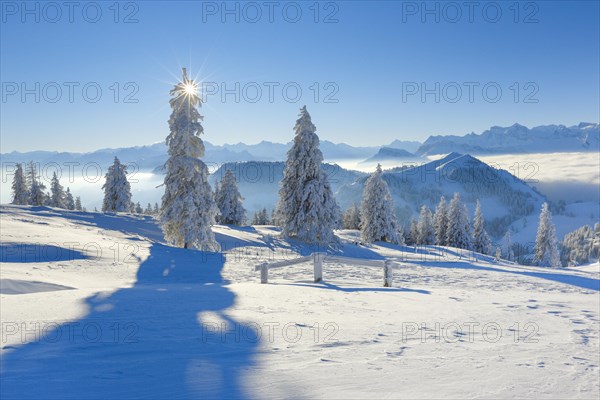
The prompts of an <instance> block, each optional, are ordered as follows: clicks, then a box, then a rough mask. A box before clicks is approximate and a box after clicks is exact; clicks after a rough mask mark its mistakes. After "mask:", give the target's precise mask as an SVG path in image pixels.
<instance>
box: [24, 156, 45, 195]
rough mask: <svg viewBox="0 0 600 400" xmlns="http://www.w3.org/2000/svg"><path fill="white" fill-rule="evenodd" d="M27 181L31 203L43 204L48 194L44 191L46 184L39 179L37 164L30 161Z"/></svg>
mask: <svg viewBox="0 0 600 400" xmlns="http://www.w3.org/2000/svg"><path fill="white" fill-rule="evenodd" d="M27 181H28V182H27V183H28V186H29V204H31V205H32V206H43V205H44V204H45V203H46V200H47V195H46V193H44V189H46V186H45V185H44V184H43V183H42V182H41V181H40V180H39V178H38V174H37V171H36V168H35V164H34V163H33V162H32V161H30V162H29V165H28V169H27Z"/></svg>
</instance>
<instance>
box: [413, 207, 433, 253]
mask: <svg viewBox="0 0 600 400" xmlns="http://www.w3.org/2000/svg"><path fill="white" fill-rule="evenodd" d="M434 243H435V228H434V226H433V214H432V213H431V210H430V209H429V207H427V206H422V207H421V212H420V214H419V223H418V224H417V244H423V245H429V244H434Z"/></svg>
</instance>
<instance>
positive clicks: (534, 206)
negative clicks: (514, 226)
mask: <svg viewBox="0 0 600 400" xmlns="http://www.w3.org/2000/svg"><path fill="white" fill-rule="evenodd" d="M383 176H384V179H385V181H386V182H387V183H388V186H389V188H390V192H391V194H392V197H393V198H394V202H395V205H396V208H397V209H398V212H399V215H400V216H401V223H402V224H403V225H404V226H405V227H407V226H408V225H407V224H409V223H410V218H411V217H412V216H416V215H418V210H419V208H420V206H421V205H427V206H429V207H430V208H432V209H433V208H435V206H436V205H437V203H438V202H439V200H440V196H445V197H446V199H450V198H452V195H453V194H454V193H455V192H458V193H460V194H461V198H462V201H463V202H464V203H465V204H466V205H467V206H468V208H469V210H470V212H471V215H472V213H473V211H474V208H475V202H476V201H477V200H478V199H479V200H480V201H481V204H482V208H483V212H484V215H485V218H486V221H487V228H488V230H489V231H490V233H491V234H492V235H494V236H501V235H503V234H504V232H505V231H506V228H507V227H508V225H509V224H510V223H511V222H513V221H515V220H516V219H519V218H522V217H524V216H528V215H532V214H533V213H535V212H536V211H539V208H540V206H541V204H542V203H543V201H544V200H545V199H544V197H543V196H542V195H541V194H539V193H537V192H536V191H535V190H534V189H532V188H531V187H530V186H528V185H527V184H526V183H525V182H523V181H522V180H520V179H518V178H517V177H515V176H513V175H511V174H510V173H508V172H507V171H504V170H501V169H495V168H492V167H490V166H489V165H487V164H485V163H483V162H481V161H479V160H478V159H477V158H475V157H472V156H470V155H463V154H459V153H451V154H448V155H447V156H445V157H443V158H441V159H438V160H435V161H431V162H428V163H424V164H421V165H417V166H407V167H401V168H393V169H391V170H387V171H385V172H384V175H383ZM365 181H366V178H361V179H359V180H357V181H356V182H354V183H352V184H350V185H346V186H344V187H342V188H340V189H339V191H338V192H337V198H338V200H339V201H340V203H341V205H342V208H345V207H348V206H349V205H351V204H352V203H354V202H356V203H358V202H360V199H361V196H362V192H363V187H364V183H365Z"/></svg>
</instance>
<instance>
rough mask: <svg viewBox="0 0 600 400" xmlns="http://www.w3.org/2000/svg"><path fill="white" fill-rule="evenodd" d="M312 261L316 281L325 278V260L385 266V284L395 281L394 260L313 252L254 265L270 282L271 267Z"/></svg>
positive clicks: (356, 264)
mask: <svg viewBox="0 0 600 400" xmlns="http://www.w3.org/2000/svg"><path fill="white" fill-rule="evenodd" d="M309 261H312V263H313V275H314V281H315V282H321V281H322V280H323V263H324V262H339V263H345V264H351V265H355V266H360V267H378V268H383V286H384V287H391V286H392V281H393V270H392V267H393V265H394V264H397V263H395V262H394V261H393V260H390V259H385V260H365V259H363V258H352V257H345V256H334V255H328V254H327V253H312V254H311V255H310V256H305V257H298V258H294V259H292V260H284V261H276V262H272V263H262V264H259V265H257V266H255V267H254V270H255V271H260V283H269V269H272V268H281V267H289V266H291V265H297V264H302V263H306V262H309Z"/></svg>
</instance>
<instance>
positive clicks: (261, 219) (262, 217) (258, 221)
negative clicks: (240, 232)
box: [252, 208, 271, 225]
mask: <svg viewBox="0 0 600 400" xmlns="http://www.w3.org/2000/svg"><path fill="white" fill-rule="evenodd" d="M270 222H271V221H270V220H269V213H268V212H267V209H266V208H263V209H262V210H260V211H257V212H255V213H254V217H253V218H252V225H268V224H269V223H270Z"/></svg>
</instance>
